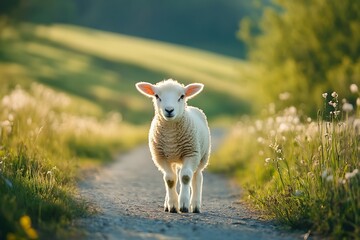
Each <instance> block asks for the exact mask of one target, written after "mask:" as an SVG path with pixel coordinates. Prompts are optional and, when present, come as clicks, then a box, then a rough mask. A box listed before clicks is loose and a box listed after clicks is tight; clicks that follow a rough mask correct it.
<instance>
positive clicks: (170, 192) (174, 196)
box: [163, 164, 179, 213]
mask: <svg viewBox="0 0 360 240" xmlns="http://www.w3.org/2000/svg"><path fill="white" fill-rule="evenodd" d="M163 167H164V168H163V172H164V182H165V189H166V196H165V203H164V210H165V211H166V212H168V211H170V212H172V213H177V212H178V209H179V206H178V193H177V191H176V183H177V174H176V169H175V168H174V167H172V166H171V165H169V164H167V165H166V167H165V166H163Z"/></svg>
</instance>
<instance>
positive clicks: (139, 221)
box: [76, 138, 301, 239]
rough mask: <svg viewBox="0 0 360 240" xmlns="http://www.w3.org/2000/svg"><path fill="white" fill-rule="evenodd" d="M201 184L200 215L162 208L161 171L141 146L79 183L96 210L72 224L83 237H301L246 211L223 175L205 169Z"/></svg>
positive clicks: (235, 189)
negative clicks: (82, 230) (97, 211)
mask: <svg viewBox="0 0 360 240" xmlns="http://www.w3.org/2000/svg"><path fill="white" fill-rule="evenodd" d="M214 144H216V138H215V141H214ZM203 188H204V189H203V207H202V213H201V214H193V213H187V214H173V213H166V212H164V211H163V202H164V196H165V188H164V183H163V180H162V175H161V173H160V172H159V171H158V170H157V169H156V168H155V166H154V164H153V162H152V160H151V157H150V152H149V150H148V148H147V146H141V147H138V148H136V149H134V150H132V151H130V152H128V153H126V154H123V155H121V156H119V157H118V159H117V161H116V162H115V163H114V164H112V165H110V166H108V167H106V168H104V169H101V170H100V171H99V172H98V173H96V174H95V175H94V176H93V177H92V178H91V179H88V181H86V182H83V183H81V184H80V194H81V197H82V198H84V199H85V200H86V201H88V202H89V203H90V204H92V205H93V206H95V207H96V208H97V209H98V210H99V213H98V214H96V215H95V216H93V217H90V218H86V219H80V220H79V221H77V223H76V225H78V226H80V227H83V228H85V229H86V238H87V239H301V236H300V234H299V233H296V234H289V233H284V232H280V231H278V230H277V229H276V227H275V226H274V225H273V224H272V223H270V222H266V221H263V220H261V219H259V218H258V217H257V216H256V215H255V214H254V213H252V212H251V211H249V210H247V209H246V207H245V206H244V205H243V204H241V202H239V196H240V192H239V190H238V189H237V188H235V187H234V186H232V185H231V184H230V183H229V181H228V180H227V179H225V178H223V177H221V176H218V175H214V174H211V173H208V172H207V173H205V174H204V187H203Z"/></svg>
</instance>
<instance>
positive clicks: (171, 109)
mask: <svg viewBox="0 0 360 240" xmlns="http://www.w3.org/2000/svg"><path fill="white" fill-rule="evenodd" d="M165 111H166V112H167V113H168V114H171V113H172V112H173V111H174V108H165Z"/></svg>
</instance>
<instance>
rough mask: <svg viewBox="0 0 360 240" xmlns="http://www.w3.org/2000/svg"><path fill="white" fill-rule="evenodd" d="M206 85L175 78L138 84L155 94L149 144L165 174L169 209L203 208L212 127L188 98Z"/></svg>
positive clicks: (166, 207) (143, 92)
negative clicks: (188, 102) (191, 104)
mask: <svg viewBox="0 0 360 240" xmlns="http://www.w3.org/2000/svg"><path fill="white" fill-rule="evenodd" d="M203 87H204V85H203V84H199V83H194V84H189V85H187V86H184V85H182V84H180V83H178V82H177V81H174V80H172V79H169V80H166V81H162V82H160V83H157V84H156V85H152V84H150V83H146V82H140V83H137V84H136V88H137V89H138V91H139V92H141V93H142V94H144V95H145V96H148V97H152V98H153V102H154V108H155V116H154V118H153V120H152V123H151V127H150V131H149V147H150V151H151V155H152V159H153V161H154V163H155V165H156V166H157V167H158V168H159V170H160V171H162V172H163V174H164V181H165V188H166V196H165V203H164V209H165V211H166V212H167V211H170V212H173V213H176V212H178V210H180V211H181V212H183V213H185V212H189V210H190V211H191V210H192V211H193V212H194V213H200V210H201V197H202V196H201V195H202V184H203V174H202V171H203V170H204V168H205V167H206V165H207V164H208V160H209V156H210V131H209V127H208V123H207V120H206V116H205V114H204V113H203V112H202V110H200V109H198V108H195V107H191V106H188V105H187V100H188V99H190V98H192V97H194V96H195V95H197V94H198V93H200V92H201V91H202V89H203ZM178 168H181V169H180V172H179V179H180V182H181V185H180V196H178V193H177V190H176V185H177V178H178V176H177V174H178ZM190 184H191V186H190ZM190 203H191V204H190ZM179 206H180V209H179Z"/></svg>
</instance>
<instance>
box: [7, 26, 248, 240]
mask: <svg viewBox="0 0 360 240" xmlns="http://www.w3.org/2000/svg"><path fill="white" fill-rule="evenodd" d="M0 42H1V48H0V75H1V79H0V83H1V89H0V104H1V112H0V140H1V142H0V205H1V209H0V222H1V223H2V224H1V231H0V238H2V239H5V238H7V239H18V238H24V239H37V238H44V237H47V236H54V235H55V236H56V237H58V238H63V237H65V238H66V237H67V236H69V234H70V235H71V234H72V229H69V228H68V226H69V225H68V224H69V223H70V222H71V221H72V219H74V218H77V217H79V216H84V215H87V214H89V213H91V210H90V209H88V206H87V205H86V204H84V203H83V202H82V200H81V199H79V198H78V197H77V193H76V184H77V182H78V181H79V180H81V179H82V178H83V175H84V173H87V172H90V173H91V171H92V170H93V169H94V168H97V167H99V166H101V165H103V164H106V163H108V162H111V161H112V160H113V158H114V156H115V154H118V153H119V152H121V151H125V150H127V149H130V148H132V147H134V146H135V145H137V144H139V143H143V142H145V141H146V133H147V128H148V124H149V122H150V119H151V117H152V114H153V113H152V111H153V110H152V103H151V101H150V100H148V102H146V99H144V98H143V96H141V95H140V94H138V93H137V91H136V89H135V87H134V85H135V83H136V82H138V81H149V82H152V83H155V82H157V81H160V80H162V79H165V78H168V77H169V76H171V77H172V78H175V79H176V78H178V79H179V81H181V82H184V83H189V82H193V81H199V82H203V83H205V84H206V86H207V87H206V89H205V92H206V94H204V97H203V98H201V99H198V100H196V99H194V102H195V103H194V104H198V105H200V106H201V107H202V108H204V109H205V111H207V113H208V116H209V119H211V121H213V122H216V121H218V120H219V119H220V121H222V120H221V119H223V118H230V119H231V118H232V117H233V116H236V115H240V114H242V113H244V112H249V111H251V109H250V104H249V103H248V102H246V101H244V100H242V99H240V98H239V97H238V96H239V95H240V94H239V92H240V90H241V89H238V88H234V87H233V83H232V79H235V78H236V76H237V71H238V69H237V67H238V66H243V67H244V70H245V69H247V67H246V64H244V63H243V62H241V61H239V60H236V59H233V58H227V57H223V56H220V55H216V54H211V53H207V52H203V51H198V50H195V49H190V48H185V47H180V46H176V45H170V44H165V43H160V42H156V41H150V40H144V39H138V38H133V37H128V36H123V35H116V34H111V33H105V32H101V31H97V30H91V29H85V28H79V27H74V26H67V25H54V26H40V25H25V24H24V25H18V26H16V27H8V28H4V29H1V39H0ZM217 78H221V79H223V81H222V82H221V83H220V84H216V79H217ZM218 99H222V101H218ZM196 101H197V102H196ZM239 103H240V106H241V107H240V108H239ZM220 106H222V108H221V107H220ZM225 110H226V111H225ZM74 231H75V230H74Z"/></svg>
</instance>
